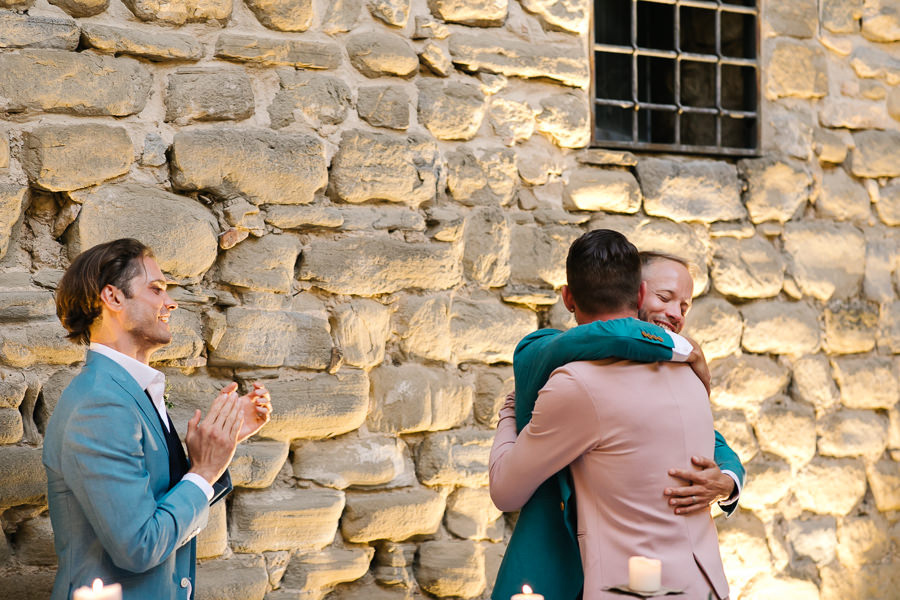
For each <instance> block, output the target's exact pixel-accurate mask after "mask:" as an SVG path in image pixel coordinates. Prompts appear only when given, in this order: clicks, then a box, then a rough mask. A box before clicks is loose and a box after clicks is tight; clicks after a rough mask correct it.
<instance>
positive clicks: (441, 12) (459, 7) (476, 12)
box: [428, 0, 509, 27]
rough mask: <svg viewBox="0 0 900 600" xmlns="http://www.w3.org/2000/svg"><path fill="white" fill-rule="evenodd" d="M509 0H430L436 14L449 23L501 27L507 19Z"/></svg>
mask: <svg viewBox="0 0 900 600" xmlns="http://www.w3.org/2000/svg"><path fill="white" fill-rule="evenodd" d="M508 4H509V2H508V0H475V1H474V2H473V1H466V0H429V1H428V7H429V8H430V9H431V12H432V14H433V15H434V16H436V17H438V18H439V19H441V20H442V21H446V22H448V23H460V24H462V25H472V26H475V27H499V26H500V25H502V24H503V21H504V20H505V19H506V13H507V10H508Z"/></svg>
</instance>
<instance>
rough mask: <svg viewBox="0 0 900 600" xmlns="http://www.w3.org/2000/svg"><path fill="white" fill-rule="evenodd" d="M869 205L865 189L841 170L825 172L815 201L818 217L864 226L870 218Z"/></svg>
mask: <svg viewBox="0 0 900 600" xmlns="http://www.w3.org/2000/svg"><path fill="white" fill-rule="evenodd" d="M869 204H870V201H869V194H867V193H866V189H865V188H864V187H863V186H861V185H859V184H857V183H856V182H855V181H853V179H851V178H850V176H849V175H847V173H846V172H845V171H844V170H843V169H835V170H833V171H826V172H825V175H824V176H823V178H822V191H821V193H820V194H819V198H818V199H817V200H816V213H817V214H818V215H819V216H820V217H823V218H826V219H834V220H836V221H851V222H853V223H858V224H861V225H864V224H866V223H868V222H869V219H870V218H871V216H872V211H871V210H870V208H869Z"/></svg>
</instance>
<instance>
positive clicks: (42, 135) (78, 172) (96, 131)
mask: <svg viewBox="0 0 900 600" xmlns="http://www.w3.org/2000/svg"><path fill="white" fill-rule="evenodd" d="M133 161H134V147H133V145H132V143H131V138H130V137H129V136H128V132H127V131H125V129H123V128H121V127H109V126H107V125H98V124H88V125H45V126H43V127H37V128H35V129H33V130H32V131H31V132H29V133H28V134H26V136H25V147H24V149H23V152H22V168H23V169H24V170H25V173H26V174H27V175H28V179H29V181H31V183H32V185H34V186H36V187H39V188H41V189H45V190H48V191H51V192H61V191H65V190H75V189H79V188H84V187H88V186H91V185H96V184H98V183H101V182H103V181H106V180H107V179H112V178H114V177H118V176H119V175H123V174H125V173H127V172H128V169H129V168H130V167H131V163H132V162H133Z"/></svg>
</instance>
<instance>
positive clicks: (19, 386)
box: [0, 370, 28, 409]
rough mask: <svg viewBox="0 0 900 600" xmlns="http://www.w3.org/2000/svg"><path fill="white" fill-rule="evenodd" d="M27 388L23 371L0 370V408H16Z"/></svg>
mask: <svg viewBox="0 0 900 600" xmlns="http://www.w3.org/2000/svg"><path fill="white" fill-rule="evenodd" d="M27 390H28V381H27V380H26V379H25V375H24V373H22V372H21V371H18V370H14V371H10V372H3V371H0V408H13V409H18V408H19V406H20V405H21V404H22V400H23V399H24V398H25V392H26V391H27Z"/></svg>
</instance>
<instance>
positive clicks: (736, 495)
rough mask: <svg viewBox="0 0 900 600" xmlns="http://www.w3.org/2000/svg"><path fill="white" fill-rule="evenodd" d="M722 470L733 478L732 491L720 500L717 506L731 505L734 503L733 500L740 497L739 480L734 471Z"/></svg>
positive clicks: (735, 500)
mask: <svg viewBox="0 0 900 600" xmlns="http://www.w3.org/2000/svg"><path fill="white" fill-rule="evenodd" d="M722 472H723V473H725V474H726V475H728V476H729V477H731V478H732V479H733V480H734V491H733V492H732V493H731V495H730V496H728V498H726V499H725V500H720V501H719V506H731V505H732V504H734V503H735V502H737V501H738V498H740V497H741V481H740V479H739V478H738V476H737V475H736V474H735V473H733V472H732V471H722Z"/></svg>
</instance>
